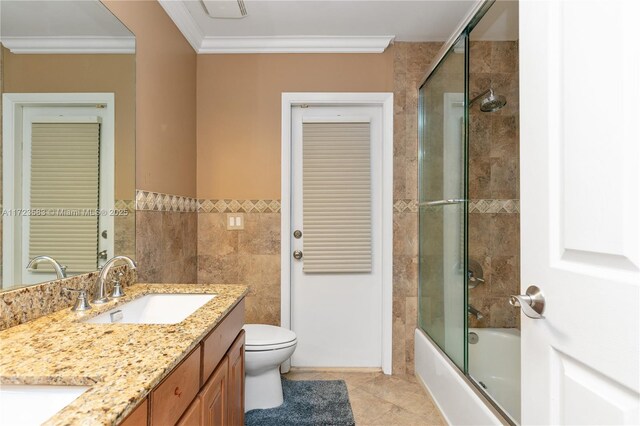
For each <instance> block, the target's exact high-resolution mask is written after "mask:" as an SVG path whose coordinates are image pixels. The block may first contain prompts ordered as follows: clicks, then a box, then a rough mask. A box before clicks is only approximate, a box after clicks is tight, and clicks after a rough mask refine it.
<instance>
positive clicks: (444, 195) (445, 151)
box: [418, 35, 467, 371]
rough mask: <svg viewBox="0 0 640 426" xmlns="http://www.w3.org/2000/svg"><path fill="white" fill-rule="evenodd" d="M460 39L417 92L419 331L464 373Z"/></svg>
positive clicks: (462, 49)
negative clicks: (425, 334)
mask: <svg viewBox="0 0 640 426" xmlns="http://www.w3.org/2000/svg"><path fill="white" fill-rule="evenodd" d="M465 51H466V36H465V35H463V36H462V37H461V38H460V40H458V42H457V43H456V44H455V46H454V47H453V48H452V49H451V50H450V51H449V52H448V53H447V55H446V56H445V58H444V59H443V60H442V61H441V62H440V64H439V65H438V68H437V69H436V70H435V71H434V72H433V73H432V74H431V75H430V77H429V78H428V80H427V81H426V82H425V83H424V84H423V85H422V87H421V88H420V92H419V110H418V129H419V145H420V146H419V166H418V171H419V197H420V198H419V206H420V207H419V250H420V254H419V255H420V260H419V265H420V269H419V274H420V275H419V280H420V285H419V299H420V300H419V304H418V306H419V312H418V315H419V318H418V321H419V326H420V327H421V328H422V329H423V330H424V331H425V332H426V333H427V334H428V335H429V336H430V337H431V339H432V340H433V341H434V342H435V343H436V344H437V345H438V346H439V347H440V348H441V349H442V350H443V351H444V352H445V353H446V354H447V355H448V356H449V358H451V360H452V361H453V362H454V363H455V364H456V365H458V367H459V368H460V369H461V370H462V371H466V368H465V367H466V365H465V364H466V347H467V343H466V341H467V333H466V332H465V330H466V321H467V314H466V289H467V287H466V284H467V274H466V271H467V265H466V253H465V251H466V242H465V236H466V232H465V229H466V222H465V221H466V208H467V205H466V204H467V203H466V198H467V196H466V195H467V189H466V175H465V174H466V158H465V155H466V149H465V138H466V131H465V129H466V112H465V107H464V105H465Z"/></svg>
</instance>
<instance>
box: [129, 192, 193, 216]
mask: <svg viewBox="0 0 640 426" xmlns="http://www.w3.org/2000/svg"><path fill="white" fill-rule="evenodd" d="M136 210H151V211H160V212H196V211H197V210H198V200H196V199H195V198H190V197H183V196H181V195H171V194H162V193H159V192H151V191H141V190H139V189H137V190H136Z"/></svg>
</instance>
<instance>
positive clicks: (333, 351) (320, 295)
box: [289, 106, 382, 367]
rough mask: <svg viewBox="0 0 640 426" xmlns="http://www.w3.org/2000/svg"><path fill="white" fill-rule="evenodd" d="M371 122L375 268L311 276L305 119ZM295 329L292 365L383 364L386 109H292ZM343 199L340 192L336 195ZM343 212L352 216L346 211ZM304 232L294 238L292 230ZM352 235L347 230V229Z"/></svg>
mask: <svg viewBox="0 0 640 426" xmlns="http://www.w3.org/2000/svg"><path fill="white" fill-rule="evenodd" d="M343 119H344V121H346V122H348V121H353V120H354V119H357V121H363V120H364V119H366V120H369V123H370V137H371V141H370V143H371V178H372V181H371V188H372V191H371V240H372V268H371V269H372V270H371V272H361V273H307V272H304V271H303V266H304V242H305V229H304V227H303V221H304V217H303V187H302V183H303V167H304V164H303V151H302V148H303V141H302V139H303V137H302V136H303V129H302V125H303V121H313V122H318V121H322V120H326V121H329V122H335V121H338V122H339V121H341V120H343ZM291 141H292V146H291V159H292V170H291V173H292V174H291V176H292V179H291V181H292V184H291V186H292V187H291V230H290V233H289V235H290V236H291V251H292V252H293V251H295V250H299V251H302V252H303V257H302V259H299V260H296V259H292V261H291V329H292V330H293V331H294V332H295V333H296V335H297V337H298V346H297V348H296V351H295V352H294V354H293V357H292V358H291V365H292V366H293V367H381V364H382V250H381V241H382V175H381V171H382V107H381V106H336V107H332V106H326V107H325V106H310V107H305V108H302V107H299V106H296V107H293V108H292V110H291ZM336 196H339V194H336ZM345 214H348V212H347V213H345ZM295 230H299V231H301V232H302V236H301V238H295V237H294V236H293V232H294V231H295ZM347 231H348V230H347Z"/></svg>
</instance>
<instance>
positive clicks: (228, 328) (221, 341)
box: [201, 299, 244, 384]
mask: <svg viewBox="0 0 640 426" xmlns="http://www.w3.org/2000/svg"><path fill="white" fill-rule="evenodd" d="M243 325H244V299H242V300H241V301H240V303H238V304H237V305H236V306H235V308H233V310H232V311H231V312H229V314H228V315H227V316H226V317H225V318H224V319H223V320H222V321H221V322H220V324H218V326H217V327H216V328H215V329H214V330H213V331H212V332H211V333H209V335H208V336H207V337H205V338H204V340H203V343H202V376H201V383H203V384H204V383H205V382H206V381H207V379H208V378H209V376H211V373H213V370H214V369H215V368H216V366H217V365H218V364H219V363H220V360H222V357H224V354H225V353H226V352H227V349H229V347H230V346H231V345H232V344H233V341H234V340H235V339H236V337H237V336H238V333H240V330H242V326H243Z"/></svg>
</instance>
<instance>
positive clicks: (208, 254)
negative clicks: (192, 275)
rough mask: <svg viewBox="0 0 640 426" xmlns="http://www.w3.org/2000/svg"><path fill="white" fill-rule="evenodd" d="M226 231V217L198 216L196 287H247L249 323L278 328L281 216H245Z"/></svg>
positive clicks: (216, 214)
mask: <svg viewBox="0 0 640 426" xmlns="http://www.w3.org/2000/svg"><path fill="white" fill-rule="evenodd" d="M244 217H245V223H244V230H240V231H227V229H226V218H227V214H226V213H199V214H198V283H231V284H233V283H239V284H245V285H248V286H249V288H250V290H249V294H248V295H247V297H246V317H245V320H246V322H248V323H262V324H273V325H279V324H280V213H245V216H244Z"/></svg>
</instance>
